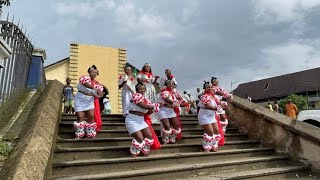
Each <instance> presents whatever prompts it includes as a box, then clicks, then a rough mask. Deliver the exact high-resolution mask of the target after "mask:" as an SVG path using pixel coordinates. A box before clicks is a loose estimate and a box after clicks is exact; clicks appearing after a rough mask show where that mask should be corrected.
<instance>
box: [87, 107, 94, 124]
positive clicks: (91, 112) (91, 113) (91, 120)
mask: <svg viewBox="0 0 320 180" xmlns="http://www.w3.org/2000/svg"><path fill="white" fill-rule="evenodd" d="M86 116H87V118H88V120H87V121H88V123H94V109H90V110H88V111H86Z"/></svg>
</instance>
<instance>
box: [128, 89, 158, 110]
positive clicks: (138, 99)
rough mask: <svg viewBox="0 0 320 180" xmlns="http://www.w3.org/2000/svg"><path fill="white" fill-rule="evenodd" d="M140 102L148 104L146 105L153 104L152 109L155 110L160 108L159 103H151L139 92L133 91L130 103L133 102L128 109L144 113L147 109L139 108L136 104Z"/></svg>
mask: <svg viewBox="0 0 320 180" xmlns="http://www.w3.org/2000/svg"><path fill="white" fill-rule="evenodd" d="M141 102H143V103H145V104H148V105H153V106H154V111H155V112H158V111H159V108H160V105H159V103H152V102H151V101H150V100H149V99H147V98H145V97H144V96H143V95H142V94H140V93H134V94H133V95H132V103H133V105H132V106H131V108H130V110H132V111H139V112H143V113H146V112H147V111H148V110H146V109H143V108H141V107H140V106H138V105H137V104H139V103H141Z"/></svg>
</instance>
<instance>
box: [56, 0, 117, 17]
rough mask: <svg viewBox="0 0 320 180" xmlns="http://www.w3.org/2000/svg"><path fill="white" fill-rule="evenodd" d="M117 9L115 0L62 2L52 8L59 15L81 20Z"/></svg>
mask: <svg viewBox="0 0 320 180" xmlns="http://www.w3.org/2000/svg"><path fill="white" fill-rule="evenodd" d="M114 7H115V2H114V1H113V0H99V1H95V2H93V1H82V2H79V1H78V0H77V1H74V0H73V1H68V2H65V1H62V2H57V3H56V4H54V5H52V6H51V8H52V9H53V10H54V11H55V12H56V13H57V14H58V15H71V16H78V17H81V18H89V19H90V18H92V17H94V16H95V15H96V14H97V12H98V11H99V10H110V9H112V8H114Z"/></svg>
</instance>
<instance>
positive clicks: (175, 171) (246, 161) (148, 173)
mask: <svg viewBox="0 0 320 180" xmlns="http://www.w3.org/2000/svg"><path fill="white" fill-rule="evenodd" d="M287 162H288V157H287V156H282V155H277V156H267V157H252V158H239V159H232V160H221V161H213V162H203V163H193V162H184V163H180V164H175V165H171V166H166V165H165V164H162V165H161V166H160V167H154V168H145V166H142V167H140V169H136V170H129V171H119V172H109V173H101V174H100V173H96V174H91V175H76V176H65V177H54V178H53V179H57V180H77V179H82V180H85V179H91V180H97V179H151V178H152V179H177V178H182V177H188V176H190V175H192V174H197V173H209V172H210V173H212V172H215V174H218V172H219V171H220V172H221V171H226V170H229V171H230V170H233V169H234V168H239V169H240V170H241V169H248V168H249V167H250V166H257V167H260V168H263V169H266V168H269V167H274V166H276V165H277V164H280V165H281V166H284V167H283V168H286V170H287V171H290V170H291V171H293V170H294V171H297V170H304V169H305V167H304V166H286V164H287ZM240 165H241V166H240ZM289 167H291V169H290V168H289Z"/></svg>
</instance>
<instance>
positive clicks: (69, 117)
mask: <svg viewBox="0 0 320 180" xmlns="http://www.w3.org/2000/svg"><path fill="white" fill-rule="evenodd" d="M101 118H102V119H103V120H104V119H105V120H121V119H123V120H124V119H125V118H124V117H123V116H122V115H120V114H110V115H101ZM76 119H77V116H76V115H69V114H68V115H66V114H63V115H62V116H61V120H76ZM180 119H184V120H194V119H198V115H180Z"/></svg>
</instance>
